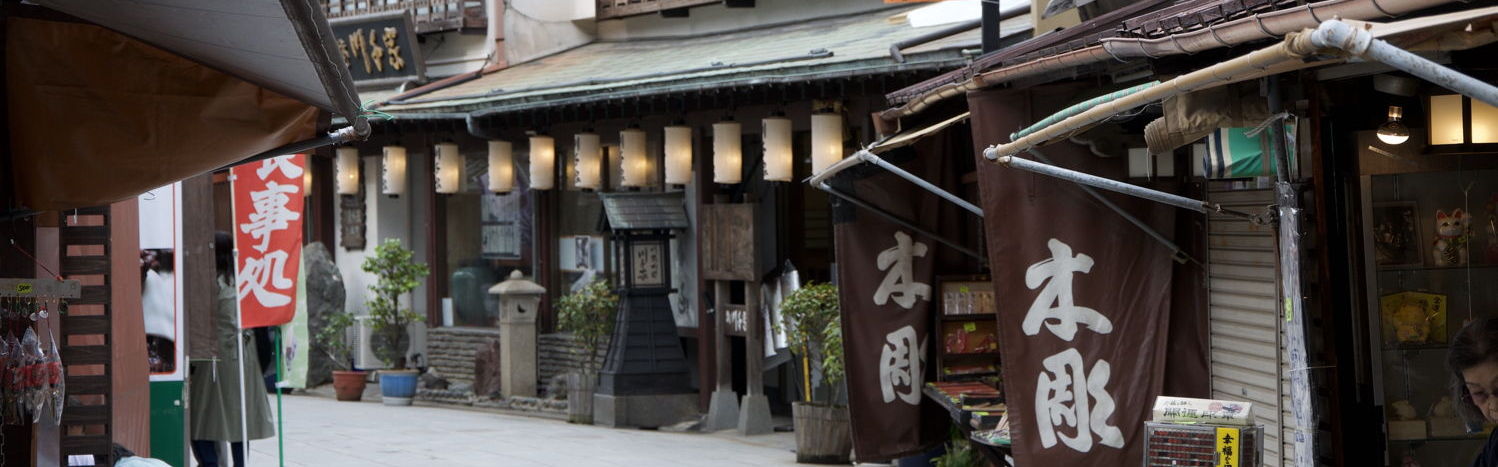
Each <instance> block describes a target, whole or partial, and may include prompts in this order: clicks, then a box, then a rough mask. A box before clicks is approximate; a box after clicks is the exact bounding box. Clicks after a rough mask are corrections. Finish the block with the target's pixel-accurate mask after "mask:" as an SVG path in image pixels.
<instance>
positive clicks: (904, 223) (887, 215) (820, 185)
mask: <svg viewBox="0 0 1498 467" xmlns="http://www.w3.org/2000/svg"><path fill="white" fill-rule="evenodd" d="M815 186H816V187H817V189H819V190H822V191H825V192H827V194H830V195H832V196H835V197H837V198H838V199H841V200H843V201H847V202H849V203H853V205H854V206H858V207H860V208H864V209H867V210H869V211H870V212H873V213H874V214H877V215H879V217H883V218H884V219H885V220H887V221H890V222H894V223H896V224H900V226H901V227H905V228H907V229H910V230H913V231H915V233H918V234H921V235H923V236H925V237H926V238H930V239H932V240H936V241H937V242H940V243H941V244H943V245H946V246H949V247H952V249H953V250H957V251H958V252H960V253H962V254H964V255H968V256H971V257H974V258H977V259H978V261H982V262H984V263H987V262H988V259H987V258H984V257H983V255H980V254H978V252H976V251H973V250H972V249H970V248H968V247H965V246H962V244H960V243H957V242H954V241H952V240H948V239H947V238H946V237H942V236H940V235H937V234H935V233H932V232H931V231H929V230H926V229H923V228H921V227H920V226H917V225H915V223H914V222H911V221H908V220H905V219H903V218H901V217H900V216H896V215H894V214H893V213H891V212H889V211H885V210H883V209H880V208H878V207H876V206H874V205H871V204H869V203H865V202H863V200H860V199H858V198H856V197H854V196H853V195H851V194H848V193H844V192H843V191H842V190H839V189H837V188H833V187H832V186H831V185H828V184H827V182H817V184H816V185H815Z"/></svg>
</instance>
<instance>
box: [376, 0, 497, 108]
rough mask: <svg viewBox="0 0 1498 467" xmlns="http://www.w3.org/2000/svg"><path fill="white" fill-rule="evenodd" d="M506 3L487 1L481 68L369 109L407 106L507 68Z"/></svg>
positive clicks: (398, 95)
mask: <svg viewBox="0 0 1498 467" xmlns="http://www.w3.org/2000/svg"><path fill="white" fill-rule="evenodd" d="M506 1H507V0H487V3H488V11H489V23H488V26H487V28H488V30H487V31H485V33H484V34H485V35H486V36H487V37H488V39H487V40H486V41H485V42H484V56H486V57H488V58H487V59H485V60H484V65H483V66H481V67H479V69H477V70H474V71H470V72H467V73H461V74H457V75H453V76H449V77H446V78H442V79H439V80H437V81H433V82H430V83H427V84H425V85H422V86H418V87H416V88H415V89H411V90H409V91H406V92H403V93H400V94H397V95H394V96H391V97H390V98H387V99H385V100H384V101H382V102H378V103H376V104H374V105H371V106H370V108H373V109H377V108H380V107H381V106H386V105H403V104H408V103H411V102H406V101H407V100H410V99H414V98H416V97H420V96H424V95H427V94H429V93H431V92H434V91H440V90H443V89H447V88H450V87H453V86H457V85H459V84H463V83H466V82H469V81H473V80H476V79H479V78H480V77H483V76H484V75H487V74H489V73H493V72H496V71H499V70H503V69H505V68H508V67H509V66H510V61H509V59H507V58H505V47H504V42H505V22H504V17H505V8H506Z"/></svg>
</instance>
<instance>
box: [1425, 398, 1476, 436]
mask: <svg viewBox="0 0 1498 467" xmlns="http://www.w3.org/2000/svg"><path fill="white" fill-rule="evenodd" d="M1460 436H1467V424H1466V423H1463V422H1462V419H1461V417H1458V416H1457V415H1456V406H1455V405H1454V404H1452V403H1451V396H1446V397H1442V398H1441V400H1439V401H1437V402H1436V404H1435V405H1433V406H1431V407H1430V437H1432V438H1455V437H1460Z"/></svg>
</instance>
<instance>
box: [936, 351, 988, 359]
mask: <svg viewBox="0 0 1498 467" xmlns="http://www.w3.org/2000/svg"><path fill="white" fill-rule="evenodd" d="M943 356H944V357H947V358H954V359H955V358H980V357H981V358H999V353H998V352H972V353H949V354H946V355H943Z"/></svg>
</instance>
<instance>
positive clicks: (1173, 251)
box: [1030, 149, 1202, 264]
mask: <svg viewBox="0 0 1498 467" xmlns="http://www.w3.org/2000/svg"><path fill="white" fill-rule="evenodd" d="M1030 154H1032V155H1034V156H1035V158H1036V159H1040V161H1041V162H1044V163H1046V164H1050V163H1051V160H1050V158H1048V157H1046V156H1045V154H1042V153H1041V152H1040V150H1039V149H1031V150H1030ZM1053 165H1054V164H1053ZM1079 186H1080V187H1081V188H1082V191H1084V192H1087V195H1088V196H1091V197H1092V199H1095V200H1097V202H1099V203H1102V204H1103V206H1106V207H1107V208H1108V209H1110V210H1112V211H1113V212H1114V213H1116V214H1118V215H1119V216H1121V217H1123V218H1124V220H1126V221H1129V223H1130V224H1134V227H1138V228H1139V230H1143V231H1144V233H1145V234H1146V235H1149V236H1150V238H1154V239H1155V241H1156V242H1160V244H1161V245H1165V247H1166V248H1169V249H1170V257H1171V259H1174V260H1175V261H1176V262H1177V263H1185V262H1187V261H1190V262H1193V263H1196V264H1202V263H1201V261H1197V260H1196V258H1192V257H1191V255H1188V254H1186V252H1185V251H1183V250H1181V247H1180V245H1176V243H1175V242H1172V241H1170V239H1168V238H1165V236H1164V235H1160V232H1156V231H1155V229H1152V228H1150V226H1148V225H1145V223H1144V221H1141V220H1139V218H1138V217H1134V215H1133V214H1129V212H1128V211H1125V210H1124V209H1123V208H1121V207H1119V206H1118V204H1117V203H1114V202H1113V200H1110V199H1108V198H1107V197H1105V196H1103V194H1102V193H1098V192H1097V190H1094V189H1092V187H1090V186H1087V185H1081V184H1079Z"/></svg>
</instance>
